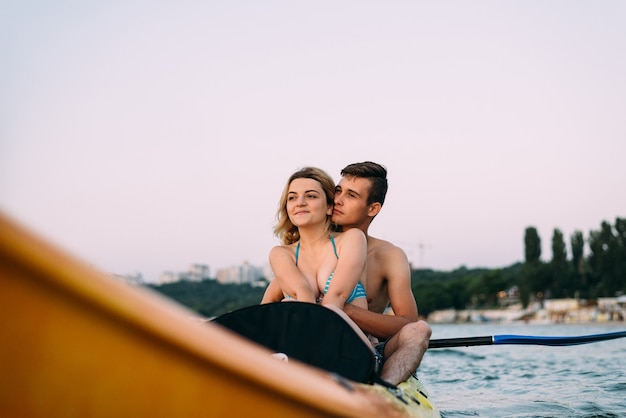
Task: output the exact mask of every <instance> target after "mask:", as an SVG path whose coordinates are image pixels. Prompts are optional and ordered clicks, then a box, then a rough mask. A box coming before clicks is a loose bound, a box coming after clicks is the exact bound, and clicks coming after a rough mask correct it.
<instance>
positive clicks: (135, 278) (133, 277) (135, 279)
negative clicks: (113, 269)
mask: <svg viewBox="0 0 626 418" xmlns="http://www.w3.org/2000/svg"><path fill="white" fill-rule="evenodd" d="M113 277H115V278H116V279H117V280H121V281H123V282H125V283H128V284H132V285H140V284H143V276H142V274H141V273H135V274H114V275H113Z"/></svg>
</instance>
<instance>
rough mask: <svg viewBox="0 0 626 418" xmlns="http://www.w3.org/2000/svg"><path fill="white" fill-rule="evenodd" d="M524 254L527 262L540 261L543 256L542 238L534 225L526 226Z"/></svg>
mask: <svg viewBox="0 0 626 418" xmlns="http://www.w3.org/2000/svg"><path fill="white" fill-rule="evenodd" d="M524 255H525V257H524V260H525V261H526V262H527V263H532V262H535V261H539V258H540V257H541V238H539V233H538V232H537V228H535V227H534V226H529V227H528V228H526V231H525V233H524Z"/></svg>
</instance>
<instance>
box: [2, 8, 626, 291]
mask: <svg viewBox="0 0 626 418" xmlns="http://www.w3.org/2000/svg"><path fill="white" fill-rule="evenodd" d="M2 9H3V11H2V13H0V56H1V57H2V58H1V61H2V64H1V65H0V92H2V93H1V94H0V212H2V213H3V214H4V215H5V216H9V217H10V218H12V219H14V220H15V221H17V222H18V223H20V224H22V225H24V226H26V227H27V228H29V229H31V230H32V231H35V232H36V233H37V234H39V235H40V236H41V237H43V238H44V239H46V240H48V241H51V242H52V243H54V244H56V245H58V246H59V247H61V248H62V249H64V250H66V251H67V252H69V253H70V254H73V255H74V256H76V257H78V258H79V259H82V260H83V261H86V262H87V263H89V264H90V265H92V266H94V267H96V268H99V269H102V270H103V271H106V272H110V273H116V274H130V275H132V274H137V273H141V274H142V276H143V277H144V279H145V280H147V281H153V280H156V279H157V278H158V277H159V275H160V274H161V273H162V272H164V271H185V270H187V269H188V267H189V265H191V264H193V263H202V264H207V265H209V267H210V270H211V273H213V275H214V274H215V272H216V271H217V270H218V269H220V268H228V267H231V266H235V265H239V264H241V263H243V262H244V261H247V262H249V263H251V264H253V265H258V266H262V265H265V264H266V263H267V255H268V253H269V250H270V248H271V247H272V246H274V245H277V244H278V241H277V239H276V238H275V237H274V236H273V233H272V227H273V225H274V221H275V213H276V209H277V204H278V200H279V197H280V194H281V191H282V189H283V187H284V185H285V182H286V180H287V178H288V177H289V175H290V174H291V173H292V172H294V171H296V170H297V169H299V168H301V167H304V166H309V165H312V166H317V167H320V168H322V169H324V170H326V171H327V172H328V173H329V174H331V176H332V177H333V178H334V179H335V180H336V181H338V180H339V179H340V175H339V173H340V170H341V169H342V168H343V167H344V166H345V165H347V164H349V163H353V162H358V161H366V160H372V161H376V162H379V163H381V164H383V165H385V166H386V167H387V169H388V171H389V174H388V179H389V192H388V195H387V200H386V202H385V205H384V207H383V211H382V212H381V213H380V215H378V217H377V218H376V219H375V220H374V222H373V224H372V226H371V228H370V233H371V235H374V236H377V237H379V238H383V239H387V240H390V241H392V242H394V243H395V244H397V245H398V246H400V247H402V248H403V249H404V250H405V251H406V253H407V255H408V257H409V259H410V261H411V262H412V263H413V265H414V266H416V267H426V268H433V269H437V270H452V269H455V268H458V267H461V266H465V267H468V268H474V267H488V268H498V267H505V266H509V265H511V264H513V263H515V262H518V261H523V259H524V243H523V240H524V231H525V229H526V228H527V227H529V226H533V227H535V228H537V230H538V232H539V236H540V238H541V240H542V245H543V251H542V259H544V260H549V259H550V257H551V238H552V233H553V230H554V229H555V228H558V229H560V230H561V232H563V234H564V237H565V239H566V241H567V242H568V243H569V237H570V235H571V234H572V233H573V232H574V231H575V230H579V231H582V232H583V234H584V236H585V237H587V236H588V233H589V231H590V230H598V229H599V228H600V224H601V222H602V221H607V222H609V223H611V224H614V221H615V219H616V217H626V192H625V187H624V183H625V181H624V180H625V179H626V163H625V162H624V157H625V156H626V76H625V74H626V53H625V52H624V51H626V25H624V22H625V21H626V3H624V2H622V1H604V0H599V1H593V2H590V1H577V0H573V1H569V0H568V1H554V0H546V1H518V0H512V1H506V2H503V1H482V0H479V1H471V2H467V1H418V0H414V1H391V2H379V1H367V0H365V1H363V0H360V1H352V0H348V1H326V0H321V1H315V2H287V1H265V2H258V1H229V2H217V1H190V0H181V1H177V2H166V1H159V0H156V1H151V2H147V1H136V0H129V1H115V0H114V1H106V2H102V1H97V2H96V1H57V2H49V1H34V0H20V1H17V0H15V1H14V0H9V1H8V2H3V4H2Z"/></svg>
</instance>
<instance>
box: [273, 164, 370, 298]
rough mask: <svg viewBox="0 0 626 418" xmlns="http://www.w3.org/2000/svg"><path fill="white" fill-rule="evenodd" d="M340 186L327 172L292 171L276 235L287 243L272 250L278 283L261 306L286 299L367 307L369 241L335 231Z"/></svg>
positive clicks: (362, 236)
mask: <svg viewBox="0 0 626 418" xmlns="http://www.w3.org/2000/svg"><path fill="white" fill-rule="evenodd" d="M334 196H335V183H334V181H333V179H332V178H331V177H330V176H329V175H328V174H327V173H326V172H325V171H323V170H321V169H319V168H315V167H305V168H303V169H301V170H298V171H296V172H295V173H293V174H292V175H291V176H290V177H289V180H288V181H287V184H286V185H285V188H284V190H283V193H282V196H281V199H280V204H279V209H278V212H277V216H276V217H277V220H278V222H277V225H276V226H275V227H274V234H275V235H276V236H277V237H278V238H280V240H281V242H282V245H278V246H276V247H274V248H272V250H271V251H270V254H269V260H270V265H271V267H272V270H273V271H274V276H275V279H274V280H273V281H272V282H271V283H270V285H269V286H268V288H267V290H266V292H265V295H264V296H263V300H262V302H261V303H269V302H275V301H279V300H281V299H283V297H284V298H288V299H295V300H298V301H303V302H311V303H316V302H318V301H320V300H321V303H322V305H333V306H336V307H338V308H340V309H343V306H344V304H346V303H352V304H354V305H356V306H359V307H362V308H364V309H367V300H366V298H365V289H364V287H363V285H362V284H361V282H360V279H362V278H363V276H364V274H365V261H366V259H367V241H366V238H365V234H364V233H363V232H362V231H361V230H359V229H357V228H352V229H349V230H348V231H346V232H333V231H332V228H331V220H330V219H331V216H332V212H333V201H334Z"/></svg>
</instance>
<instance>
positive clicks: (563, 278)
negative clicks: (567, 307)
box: [550, 228, 568, 297]
mask: <svg viewBox="0 0 626 418" xmlns="http://www.w3.org/2000/svg"><path fill="white" fill-rule="evenodd" d="M550 269H551V273H552V280H551V290H552V296H554V297H562V296H566V295H565V294H564V291H567V285H568V283H567V282H568V280H567V250H566V248H565V240H564V239H563V233H562V232H561V230H560V229H558V228H555V229H554V232H553V234H552V261H550Z"/></svg>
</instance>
